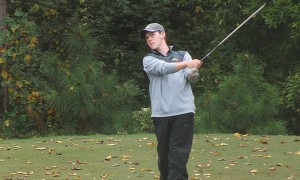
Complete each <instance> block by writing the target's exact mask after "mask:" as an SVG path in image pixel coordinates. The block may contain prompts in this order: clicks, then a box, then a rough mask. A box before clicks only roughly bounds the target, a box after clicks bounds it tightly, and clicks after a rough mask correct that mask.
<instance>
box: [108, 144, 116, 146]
mask: <svg viewBox="0 0 300 180" xmlns="http://www.w3.org/2000/svg"><path fill="white" fill-rule="evenodd" d="M116 145H117V144H107V146H116Z"/></svg>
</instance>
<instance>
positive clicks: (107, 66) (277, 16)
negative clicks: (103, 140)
mask: <svg viewBox="0 0 300 180" xmlns="http://www.w3.org/2000/svg"><path fill="white" fill-rule="evenodd" d="M263 3H264V2H263V1H261V0H244V1H238V2H237V1H233V0H225V1H223V0H211V1H198V0H189V1H187V0H164V1H158V0H139V1H138V0H122V1H104V0H95V1H70V0H63V1H60V0H54V1H47V0H40V1H36V0H27V1H26V2H25V1H22V0H13V1H8V8H9V9H8V15H9V16H8V18H6V21H4V23H6V24H7V27H8V29H7V30H5V31H1V33H0V42H1V45H2V44H5V46H4V47H5V48H4V49H1V53H2V52H4V54H3V55H2V57H1V59H0V62H1V65H2V69H1V70H2V73H1V75H2V76H4V77H5V78H4V80H2V81H1V84H2V87H6V86H7V87H9V93H10V94H9V97H10V105H9V106H10V107H9V108H10V112H9V113H8V114H10V116H11V117H9V116H6V117H7V118H8V119H13V118H18V117H19V116H22V117H23V116H24V117H26V118H25V119H27V121H28V122H32V123H28V124H34V126H35V128H34V129H38V130H37V131H39V132H43V131H55V132H59V130H62V129H63V128H62V127H64V129H65V128H68V129H69V130H68V131H74V132H76V131H75V130H76V127H77V130H78V127H84V126H87V125H88V124H90V125H89V126H91V127H92V129H93V131H94V130H95V129H97V130H98V131H103V130H105V131H107V133H114V132H118V131H122V132H123V131H128V130H127V129H128V128H129V127H130V125H129V124H130V122H131V121H132V120H131V118H130V117H131V114H132V111H134V110H137V109H140V107H147V106H149V101H148V99H149V98H148V92H147V89H148V80H147V76H146V75H145V73H144V71H143V68H142V58H143V56H144V55H145V54H147V52H148V47H147V45H146V43H145V41H144V39H141V38H140V37H139V30H140V29H142V28H143V27H145V25H146V24H148V23H150V22H159V23H161V24H163V25H164V26H165V28H166V30H167V37H168V44H169V45H174V49H178V50H187V51H189V52H190V54H191V55H192V57H193V58H201V57H203V56H204V55H205V54H206V53H207V52H209V50H211V49H212V48H213V47H214V46H216V45H217V44H218V43H219V42H220V41H221V40H223V39H224V38H225V37H226V35H227V34H229V33H230V32H231V31H232V30H233V29H234V28H235V27H236V26H237V25H238V24H239V23H241V22H243V21H244V20H245V19H246V18H247V17H248V16H249V15H250V14H252V13H253V12H254V11H255V10H256V9H257V8H258V7H260V6H261V5H262V4H263ZM161 7H163V8H161ZM299 12H300V4H299V3H298V2H297V1H295V0H287V1H286V0H276V1H270V2H269V3H267V4H266V6H265V8H264V9H263V10H262V11H261V12H260V13H259V14H257V15H256V16H255V17H254V18H253V19H251V20H250V21H249V22H248V23H247V24H245V25H244V26H243V27H242V28H241V29H240V30H239V31H238V32H236V33H235V34H234V35H233V36H232V37H231V38H230V39H228V40H227V41H226V43H224V44H223V45H222V46H221V47H220V48H219V49H218V50H217V51H215V52H214V53H213V54H211V57H210V58H209V59H208V61H206V63H205V64H204V66H203V67H202V69H201V70H200V78H199V79H200V82H199V83H196V84H194V85H193V88H194V94H195V96H196V97H202V98H201V99H196V100H197V104H200V103H199V102H198V101H201V102H207V103H208V104H205V103H204V104H205V106H204V104H203V106H204V107H205V108H208V107H210V108H208V109H209V111H204V112H203V111H202V112H201V113H199V119H197V120H199V121H201V122H202V123H207V127H208V126H209V127H211V128H210V129H208V130H212V131H220V129H222V131H225V130H226V127H223V126H218V129H216V127H217V124H220V123H219V121H212V122H208V121H206V118H202V117H209V118H215V117H218V116H223V117H226V118H227V119H226V120H225V121H233V122H234V121H236V120H237V119H238V118H241V117H240V116H238V115H234V114H233V113H232V112H230V111H234V110H235V109H234V108H233V107H236V108H237V105H236V104H237V103H242V104H244V106H243V107H240V109H238V110H236V111H237V112H239V113H240V114H243V113H244V114H247V116H245V117H244V116H243V118H246V119H249V118H250V117H251V118H252V119H253V120H252V119H251V121H255V122H256V121H257V119H256V118H257V117H255V116H254V115H253V113H259V114H265V116H264V117H267V118H266V119H274V118H275V117H272V118H270V117H269V114H275V115H276V114H277V113H280V115H281V117H280V119H282V120H283V121H284V122H287V124H288V126H289V127H293V126H294V127H298V126H299V124H297V122H298V121H297V119H299V111H298V110H297V109H298V107H299V106H298V104H299V103H298V102H299V100H298V98H297V97H299V96H297V93H295V91H294V90H296V89H297V86H296V84H297V83H296V82H297V78H295V79H294V80H291V79H293V78H292V76H294V75H295V74H297V73H296V72H297V68H299V66H300V64H299V62H300V61H299V58H300V54H299V40H300V31H299V29H300V23H299V22H300V13H299ZM241 52H250V53H251V54H253V55H255V56H256V57H257V58H258V59H259V61H260V62H258V63H259V64H260V65H261V66H260V67H259V68H258V69H257V70H255V71H254V70H251V69H249V72H250V71H251V72H252V73H253V72H254V74H246V75H242V74H243V73H239V75H236V76H232V71H235V72H236V73H237V72H238V71H244V69H245V68H247V67H248V68H257V67H252V66H248V65H247V66H246V65H245V64H244V65H242V64H238V63H237V64H234V63H232V59H235V58H236V56H237V54H239V53H241ZM24 58H25V59H27V61H24ZM238 66H241V67H238ZM6 68H8V70H7V69H6ZM239 68H240V70H238V69H239ZM262 72H263V73H262ZM237 76H238V78H237ZM246 76H247V78H246ZM224 77H225V78H224ZM288 77H291V79H290V78H288ZM6 78H7V79H6ZM241 79H243V80H244V81H245V82H243V83H244V84H246V85H247V86H246V85H238V86H237V87H236V88H237V89H235V86H234V84H235V83H240V81H241ZM224 80H225V81H226V82H224ZM258 82H261V83H260V84H259V83H258ZM137 84H138V85H137ZM270 84H272V85H270ZM288 84H289V85H288ZM20 86H22V88H20ZM274 86H275V87H276V88H275V87H274ZM246 87H247V88H246ZM293 87H294V88H293ZM218 89H219V91H220V93H224V94H225V95H226V96H224V97H222V102H226V103H227V104H228V105H231V106H232V108H231V109H228V110H230V111H228V112H227V113H223V114H219V111H217V109H220V108H221V105H222V104H217V103H216V102H217V99H221V97H220V95H218V93H216V90H218ZM222 89H231V90H232V92H233V93H236V97H232V96H230V93H227V94H226V92H223V90H222ZM276 89H280V90H283V91H284V103H283V104H280V103H279V102H280V101H281V97H280V96H277V94H278V90H276ZM293 89H294V90H293ZM298 89H299V88H298ZM263 92H265V93H264V94H265V95H262V94H263ZM266 92H269V93H271V94H274V97H276V98H274V97H272V98H270V97H271V96H267V95H269V94H268V93H266ZM255 94H256V95H255ZM257 94H260V96H258V95H257ZM32 97H34V98H32ZM226 98H227V99H226ZM271 99H272V101H274V102H271ZM256 100H257V103H256V104H255V103H254V102H255V101H256ZM258 100H259V101H258ZM268 104H269V105H268ZM272 104H276V105H272ZM279 104H280V105H281V107H282V108H281V111H280V112H276V111H278V109H277V106H278V105H279ZM203 106H199V107H197V109H199V110H200V111H201V110H202V109H203ZM219 106H220V107H219ZM212 107H217V108H212ZM260 108H263V109H260ZM28 109H29V111H28ZM259 111H263V112H265V113H262V112H259ZM29 112H30V113H29ZM74 112H75V113H74ZM274 112H276V113H274ZM30 114H31V115H30ZM75 114H76V115H75ZM237 114H238V113H237ZM33 117H38V118H33ZM231 118H233V120H232V119H231ZM34 119H38V121H35V120H34ZM79 119H80V120H79ZM84 119H85V120H84ZM112 119H113V120H112ZM263 119H264V118H263ZM223 120H224V119H223ZM81 121H82V123H83V122H89V123H84V124H83V125H82V126H81V125H79V124H80V122H81ZM247 121H248V120H247ZM37 122H38V123H37ZM73 122H76V123H75V124H74V123H73ZM1 123H2V121H1ZM233 124H234V123H233ZM86 128H87V129H89V127H86ZM223 128H225V130H224V129H223ZM201 129H202V128H201ZM202 130H203V129H202ZM62 131H64V132H66V131H65V130H62ZM289 131H291V132H290V133H297V132H298V133H299V131H298V130H297V129H296V128H289ZM128 132H129V131H128Z"/></svg>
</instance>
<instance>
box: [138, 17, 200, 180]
mask: <svg viewBox="0 0 300 180" xmlns="http://www.w3.org/2000/svg"><path fill="white" fill-rule="evenodd" d="M141 37H143V38H145V40H146V42H147V44H148V46H149V47H150V49H151V53H150V54H148V55H146V56H145V57H144V59H143V66H144V70H145V72H146V73H147V75H148V78H149V80H150V85H149V93H150V98H151V108H152V114H151V117H152V119H153V124H154V128H155V134H156V138H157V142H158V146H157V152H158V168H159V171H160V179H161V180H188V172H187V168H186V165H187V162H188V159H189V154H190V150H191V147H192V141H193V128H194V114H195V104H194V96H193V93H192V88H191V85H190V82H191V81H195V80H196V79H197V77H198V73H197V72H198V71H197V70H198V68H200V66H201V64H202V61H200V60H198V59H192V58H191V56H190V54H189V53H188V52H186V51H175V50H173V49H172V47H171V46H168V45H167V42H166V32H165V29H164V27H163V26H162V25H160V24H158V23H151V24H149V25H147V26H146V28H145V29H143V30H142V31H141Z"/></svg>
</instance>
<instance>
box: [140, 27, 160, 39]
mask: <svg viewBox="0 0 300 180" xmlns="http://www.w3.org/2000/svg"><path fill="white" fill-rule="evenodd" d="M156 31H157V29H143V30H141V32H140V36H141V38H144V37H145V34H146V33H147V32H156Z"/></svg>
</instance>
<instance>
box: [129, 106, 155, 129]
mask: <svg viewBox="0 0 300 180" xmlns="http://www.w3.org/2000/svg"><path fill="white" fill-rule="evenodd" d="M132 117H133V120H134V121H133V129H134V131H135V133H153V132H154V126H153V122H152V118H151V109H150V108H141V110H139V111H133V116H132Z"/></svg>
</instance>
